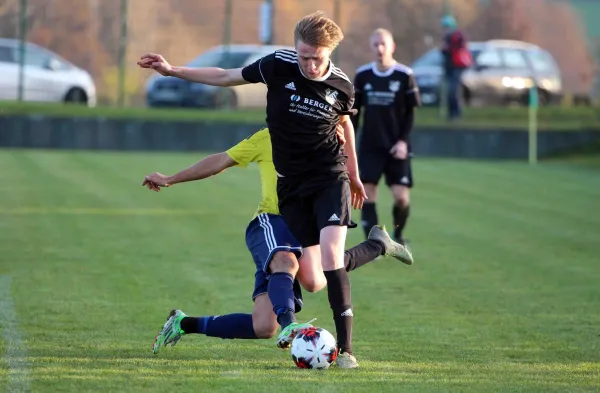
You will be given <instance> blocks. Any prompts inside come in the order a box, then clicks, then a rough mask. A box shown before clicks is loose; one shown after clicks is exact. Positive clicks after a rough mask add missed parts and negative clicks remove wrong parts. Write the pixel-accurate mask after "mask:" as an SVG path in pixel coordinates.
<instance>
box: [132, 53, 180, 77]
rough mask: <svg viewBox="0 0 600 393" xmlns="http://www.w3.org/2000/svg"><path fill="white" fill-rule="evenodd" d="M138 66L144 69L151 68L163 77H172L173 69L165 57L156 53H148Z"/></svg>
mask: <svg viewBox="0 0 600 393" xmlns="http://www.w3.org/2000/svg"><path fill="white" fill-rule="evenodd" d="M137 64H138V65H139V66H140V67H142V68H150V69H153V70H154V71H156V72H158V73H159V74H161V75H163V76H170V75H171V74H172V71H173V67H172V66H171V64H169V62H168V61H166V60H165V58H164V57H162V56H161V55H158V54H155V53H147V54H145V55H143V56H142V57H141V58H140V61H138V62H137Z"/></svg>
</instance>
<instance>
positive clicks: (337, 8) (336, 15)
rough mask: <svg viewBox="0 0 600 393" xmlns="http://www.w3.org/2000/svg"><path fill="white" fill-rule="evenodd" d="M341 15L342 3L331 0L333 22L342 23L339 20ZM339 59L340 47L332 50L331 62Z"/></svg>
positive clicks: (336, 61)
mask: <svg viewBox="0 0 600 393" xmlns="http://www.w3.org/2000/svg"><path fill="white" fill-rule="evenodd" d="M341 15H342V4H341V2H340V0H333V20H334V21H335V23H337V24H338V26H339V25H341V24H342V21H341V17H342V16H341ZM339 61H340V48H339V47H338V48H336V49H335V51H333V62H334V63H339Z"/></svg>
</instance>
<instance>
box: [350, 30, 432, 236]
mask: <svg viewBox="0 0 600 393" xmlns="http://www.w3.org/2000/svg"><path fill="white" fill-rule="evenodd" d="M371 48H372V50H373V51H374V53H375V56H376V60H375V61H374V62H373V63H369V64H366V65H364V66H362V67H359V68H358V70H357V71H356V76H355V80H354V87H355V91H356V102H355V104H354V108H355V109H357V110H358V112H359V113H358V114H357V115H356V116H354V117H353V118H352V120H353V123H354V127H355V129H357V130H358V125H359V117H360V114H361V113H363V127H362V132H361V135H360V141H359V147H358V156H359V158H360V160H359V162H360V177H361V180H362V181H363V183H364V185H365V190H366V192H367V198H368V199H367V200H366V201H365V203H364V206H363V209H362V226H363V228H364V230H365V233H366V234H368V233H369V231H370V230H371V228H372V227H373V226H374V225H377V224H378V218H377V210H376V205H375V203H376V201H377V184H378V183H379V179H380V178H381V175H385V181H386V184H387V186H388V187H389V188H390V190H391V191H392V195H393V197H394V206H393V217H394V238H395V240H396V241H397V242H399V243H401V244H404V239H403V236H402V231H403V230H404V227H405V225H406V221H407V219H408V214H409V209H410V205H409V201H410V199H409V189H410V188H411V187H412V186H413V176H412V169H411V162H410V156H411V151H410V141H409V136H410V132H411V129H412V126H413V122H414V108H415V107H418V106H420V104H421V99H420V96H419V88H418V86H417V84H416V82H415V79H414V77H413V73H412V70H411V69H410V68H408V67H406V66H404V65H402V64H400V63H398V62H396V60H394V57H393V54H394V50H395V49H396V45H395V43H394V39H393V37H392V34H391V33H390V32H389V31H388V30H385V29H377V30H375V31H374V32H373V34H372V35H371Z"/></svg>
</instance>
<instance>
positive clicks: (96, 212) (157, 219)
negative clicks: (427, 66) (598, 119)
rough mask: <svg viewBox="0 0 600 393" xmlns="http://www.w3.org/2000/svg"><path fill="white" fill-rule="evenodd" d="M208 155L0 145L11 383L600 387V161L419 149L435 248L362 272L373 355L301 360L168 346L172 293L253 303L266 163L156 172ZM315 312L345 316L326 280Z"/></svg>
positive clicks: (420, 203)
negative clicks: (177, 179) (148, 184)
mask: <svg viewBox="0 0 600 393" xmlns="http://www.w3.org/2000/svg"><path fill="white" fill-rule="evenodd" d="M197 158H198V155H193V154H158V153H156V154H150V153H149V154H124V153H91V152H76V153H74V152H43V151H9V150H3V151H0V168H2V169H3V178H2V182H1V184H0V189H1V194H0V195H1V197H0V294H4V295H0V296H4V298H0V323H4V326H3V328H4V329H3V334H2V335H0V355H1V360H0V391H5V390H7V389H8V390H11V391H21V390H26V389H27V388H28V387H30V388H31V390H32V391H35V392H62V391H72V392H84V391H101V392H110V391H114V392H131V391H140V392H142V391H143V392H164V391H173V392H184V391H190V392H192V391H193V392H197V391H201V392H207V391H229V392H254V391H256V392H281V391H294V392H334V391H349V392H352V391H367V392H383V391H388V392H399V391H406V392H421V391H431V392H440V391H447V392H458V391H460V392H464V391H472V392H521V391H537V392H554V391H556V392H558V391H564V392H578V391H590V392H591V391H598V390H600V327H599V326H600V268H599V265H598V262H599V255H600V215H599V214H598V202H599V201H600V171H599V170H597V169H593V167H585V166H581V165H577V166H576V165H571V164H565V163H561V162H552V163H542V164H540V165H538V166H534V167H530V166H527V165H526V164H522V163H516V162H502V163H500V162H475V161H460V160H425V159H418V160H416V162H415V178H416V188H415V189H414V193H413V196H412V198H413V210H412V212H413V213H412V216H411V220H410V222H409V230H408V233H407V235H408V238H409V239H410V240H411V241H412V247H413V251H414V255H415V258H416V262H415V264H414V265H413V266H410V267H408V266H405V265H402V264H400V263H397V262H396V261H394V260H387V259H384V260H379V261H376V262H374V263H373V264H371V265H368V266H365V267H364V268H361V269H359V270H357V271H355V272H352V274H351V279H352V285H353V303H354V306H355V330H354V339H355V340H354V346H355V351H356V355H357V357H358V359H359V361H360V362H361V368H360V369H358V370H340V369H338V368H332V369H330V370H327V371H325V372H314V371H311V370H298V369H296V368H295V366H294V365H293V363H292V361H291V359H290V355H289V353H284V352H281V351H279V350H277V349H276V348H275V341H274V340H263V341H226V340H219V339H211V338H206V337H204V336H189V337H187V336H186V337H184V338H183V340H182V341H181V342H180V343H179V344H178V345H177V346H176V347H175V348H173V349H171V348H169V349H168V350H167V351H165V352H164V353H161V354H160V355H159V356H153V355H152V354H151V345H152V341H153V338H154V335H155V334H156V332H157V331H158V329H159V328H160V326H161V325H162V323H163V322H164V319H165V317H166V315H167V313H168V311H169V310H170V308H171V307H178V308H182V309H183V310H184V311H186V312H188V313H190V314H193V315H205V314H222V313H227V312H244V311H248V310H250V309H251V307H252V302H251V299H250V294H251V292H252V284H253V263H252V261H251V259H250V256H249V255H248V252H247V251H246V249H245V244H244V230H245V225H246V223H247V221H248V220H249V219H250V218H251V216H252V213H253V210H254V208H255V206H256V204H257V201H258V198H259V192H260V187H259V185H258V183H257V182H258V171H257V170H256V169H247V170H243V169H232V170H230V171H228V172H226V173H224V174H222V175H220V176H218V177H217V178H214V179H210V180H207V181H205V182H203V183H196V184H184V185H180V186H176V187H173V188H171V189H168V190H165V191H164V192H161V193H159V194H156V193H152V192H150V191H148V190H146V189H145V188H142V187H141V186H140V184H141V181H142V178H143V176H144V175H145V174H147V173H149V172H152V171H161V172H163V173H171V172H173V171H175V170H177V169H179V168H182V167H185V166H187V165H189V164H191V163H193V162H194V161H195V160H196V159H197ZM382 191H384V190H383V189H382ZM383 195H385V196H384V197H382V200H381V203H380V207H379V211H380V215H381V217H383V218H384V220H385V223H386V224H387V225H388V226H389V225H390V224H391V223H390V221H391V218H390V217H389V214H388V211H389V210H390V209H389V202H390V200H389V198H388V196H387V194H386V193H384V194H383ZM351 232H352V233H351V236H350V237H349V241H348V246H351V245H353V244H356V243H358V242H359V241H361V239H362V235H361V231H360V230H355V231H351ZM9 285H10V288H9ZM13 314H16V318H17V322H18V325H15V324H10V323H9V322H7V321H10V320H11V318H13V317H14V315H13ZM11 315H13V317H11ZM299 317H300V318H302V319H310V318H313V317H317V318H318V320H317V324H318V325H319V326H322V327H324V328H326V329H328V330H330V331H333V322H332V320H331V314H330V311H329V308H328V303H327V295H326V292H325V291H323V292H321V293H318V294H305V309H304V310H303V311H302V313H300V314H299ZM13 320H14V318H13ZM13 322H14V321H13ZM21 344H22V345H21Z"/></svg>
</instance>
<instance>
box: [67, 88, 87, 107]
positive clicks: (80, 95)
mask: <svg viewBox="0 0 600 393" xmlns="http://www.w3.org/2000/svg"><path fill="white" fill-rule="evenodd" d="M65 102H67V103H70V104H87V102H88V97H87V94H85V91H83V90H82V89H80V88H78V87H74V88H72V89H71V90H69V91H68V92H67V95H66V96H65Z"/></svg>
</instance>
